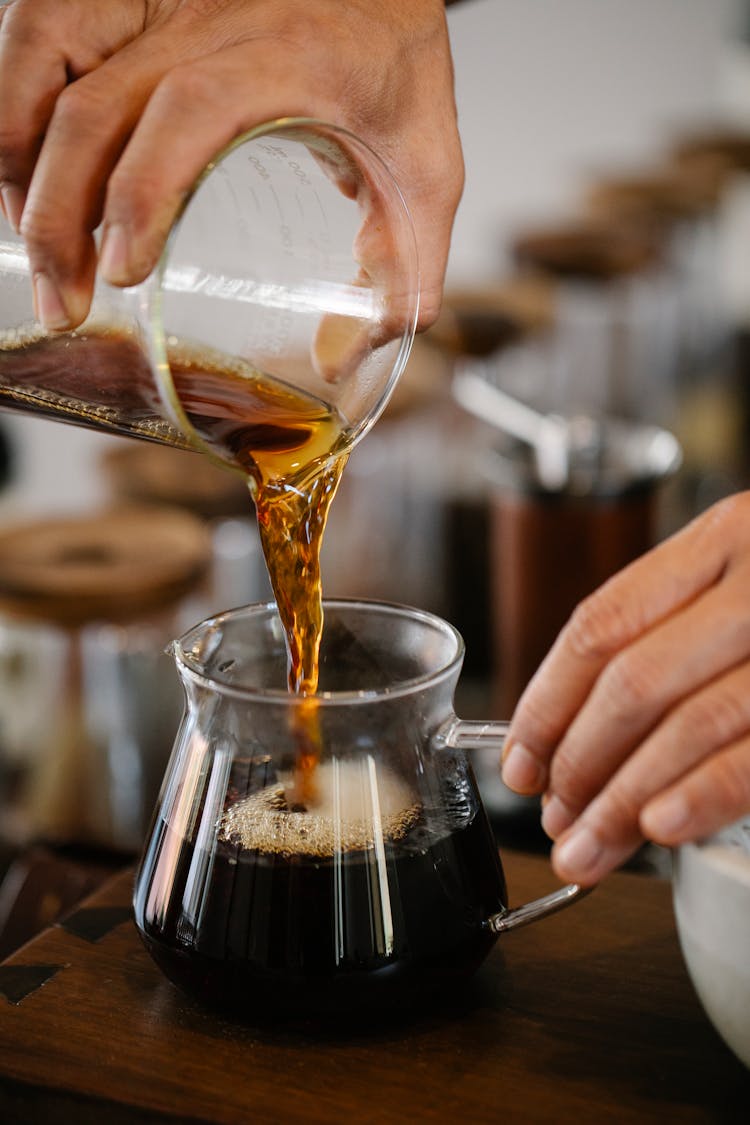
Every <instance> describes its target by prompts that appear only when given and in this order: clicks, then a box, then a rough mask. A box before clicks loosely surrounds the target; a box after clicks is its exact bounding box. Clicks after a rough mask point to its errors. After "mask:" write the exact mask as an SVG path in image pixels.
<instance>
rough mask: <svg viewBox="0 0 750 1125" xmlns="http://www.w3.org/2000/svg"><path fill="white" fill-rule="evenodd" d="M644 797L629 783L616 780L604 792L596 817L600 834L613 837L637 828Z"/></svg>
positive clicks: (609, 837)
mask: <svg viewBox="0 0 750 1125" xmlns="http://www.w3.org/2000/svg"><path fill="white" fill-rule="evenodd" d="M642 805H643V797H642V795H641V794H639V793H637V792H636V791H635V790H633V789H631V788H630V787H629V786H628V785H626V784H623V783H622V782H620V783H618V782H614V783H613V784H612V785H610V786H609V787H608V789H607V791H606V793H605V794H604V796H603V798H602V801H601V803H600V807H599V809H598V813H597V817H596V825H597V831H598V833H599V835H600V836H603V837H605V838H607V839H610V840H611V839H613V838H615V837H619V836H622V835H626V834H628V835H629V834H630V833H631V832H632V831H633V830H634V829H635V828H637V825H638V820H639V817H640V813H641V807H642Z"/></svg>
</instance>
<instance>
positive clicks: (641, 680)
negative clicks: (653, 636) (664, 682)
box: [601, 649, 659, 719]
mask: <svg viewBox="0 0 750 1125" xmlns="http://www.w3.org/2000/svg"><path fill="white" fill-rule="evenodd" d="M658 684H659V669H658V668H654V666H653V664H652V662H651V661H650V660H648V659H647V658H646V657H645V656H644V654H643V653H642V652H639V651H637V650H632V649H631V650H627V651H625V652H622V653H620V654H619V655H618V656H616V657H615V658H614V660H612V661H611V662H610V664H609V665H608V667H607V668H606V670H605V671H604V672H603V674H602V677H601V692H602V695H603V697H604V700H605V701H606V702H605V706H606V707H607V708H608V711H609V713H610V714H612V715H613V717H614V718H615V719H616V718H617V717H620V718H625V717H626V716H632V715H633V714H634V713H637V712H638V711H639V710H641V709H642V708H643V707H645V706H646V705H647V704H649V703H650V702H651V701H653V699H654V693H655V689H657V688H658Z"/></svg>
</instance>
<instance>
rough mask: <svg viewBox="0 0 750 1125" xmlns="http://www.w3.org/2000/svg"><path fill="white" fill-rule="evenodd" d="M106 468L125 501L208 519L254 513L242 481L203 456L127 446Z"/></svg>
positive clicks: (114, 451)
mask: <svg viewBox="0 0 750 1125" xmlns="http://www.w3.org/2000/svg"><path fill="white" fill-rule="evenodd" d="M102 467H103V469H104V472H105V473H106V474H107V476H108V478H109V481H110V485H111V488H112V490H113V492H114V494H115V495H116V496H117V497H118V498H120V499H122V500H128V501H131V502H134V503H137V504H144V505H147V504H168V505H174V506H175V507H178V508H185V509H187V510H188V511H190V512H194V513H195V514H196V515H198V516H202V517H203V518H204V519H213V518H219V517H221V516H235V515H236V516H239V515H242V516H246V515H249V514H250V513H251V511H252V500H251V499H250V494H249V492H248V488H247V485H246V484H245V482H244V480H243V479H242V477H240V476H239V475H238V474H237V473H232V472H229V471H228V470H226V469H222V468H220V467H219V466H218V465H214V464H212V463H211V462H210V461H209V460H208V458H206V457H202V456H201V455H200V454H199V453H190V452H186V451H183V450H181V449H170V448H169V447H168V446H165V445H155V444H150V443H147V442H133V441H123V443H122V445H118V444H114V445H113V447H112V448H110V449H107V451H106V452H105V454H104V456H103V458H102Z"/></svg>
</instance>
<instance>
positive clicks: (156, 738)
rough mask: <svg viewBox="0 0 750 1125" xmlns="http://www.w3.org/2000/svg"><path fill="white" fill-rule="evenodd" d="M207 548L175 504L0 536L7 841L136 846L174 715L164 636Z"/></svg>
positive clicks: (176, 623)
mask: <svg viewBox="0 0 750 1125" xmlns="http://www.w3.org/2000/svg"><path fill="white" fill-rule="evenodd" d="M210 557H211V549H210V540H209V537H208V535H207V533H206V530H205V527H204V526H203V524H202V523H201V521H199V520H198V519H197V518H196V517H194V516H191V515H189V514H187V513H185V512H179V511H174V510H172V511H168V510H159V511H143V510H141V511H137V510H131V511H123V512H113V513H102V514H99V515H94V516H91V517H77V518H66V519H59V520H54V519H51V520H40V521H36V522H32V523H27V524H22V525H18V526H14V527H9V528H6V529H4V530H3V532H2V533H1V534H0V666H1V667H2V669H3V674H2V676H0V769H2V770H3V771H4V773H5V775H6V780H7V785H6V807H5V809H4V831H5V833H6V835H8V836H10V837H12V838H13V841H14V842H15V843H19V844H24V843H27V842H29V841H31V840H44V841H47V842H50V843H54V844H82V845H87V846H94V847H97V848H106V849H112V850H118V851H124V852H133V851H136V850H137V849H138V848H139V847H140V845H141V843H142V840H143V836H144V834H145V831H146V829H147V827H148V823H149V821H150V818H151V815H152V811H153V807H154V804H155V801H156V797H157V795H158V789H159V785H160V782H161V777H162V775H163V772H164V768H165V764H166V761H167V757H168V754H169V751H170V747H171V743H172V739H173V737H174V731H175V729H176V726H177V725H178V723H179V718H180V715H181V713H182V699H181V694H180V689H179V684H178V683H177V682H176V680H175V677H174V675H173V670H172V667H171V661H170V660H169V657H168V656H166V655H165V653H164V646H165V645H166V644H167V643H168V641H169V640H170V639H171V638H172V637H173V636H175V635H177V633H179V631H180V630H181V629H183V628H184V627H185V625H186V624H187V623H188V621H187V620H186V618H185V616H184V615H183V607H184V605H185V603H186V600H187V599H189V598H190V597H191V596H192V595H193V594H194V593H195V591H196V590H197V589H198V588H199V587H200V585H201V583H202V582H203V581H204V579H205V576H206V574H207V572H208V568H209V564H210ZM191 619H192V618H191Z"/></svg>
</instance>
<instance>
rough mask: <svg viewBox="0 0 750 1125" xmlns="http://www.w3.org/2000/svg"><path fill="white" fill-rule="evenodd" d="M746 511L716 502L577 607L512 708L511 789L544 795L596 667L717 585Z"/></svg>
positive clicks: (736, 500) (506, 765)
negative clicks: (555, 759)
mask: <svg viewBox="0 0 750 1125" xmlns="http://www.w3.org/2000/svg"><path fill="white" fill-rule="evenodd" d="M748 512H750V494H748V493H743V494H740V495H738V496H736V497H732V498H731V499H730V500H725V501H722V502H721V503H720V504H717V505H716V506H715V508H713V509H711V510H710V512H709V513H707V514H705V515H704V516H702V517H700V518H699V519H697V520H695V521H693V522H692V523H691V524H689V525H688V526H687V527H686V528H685V529H683V530H682V531H681V532H679V533H678V534H676V535H674V536H673V537H672V538H671V539H668V540H667V541H666V542H664V543H662V544H660V545H659V546H658V547H656V548H654V549H653V550H652V551H650V552H649V553H648V554H646V555H644V556H643V557H642V558H640V559H638V560H637V561H636V562H634V563H632V564H631V565H630V566H629V567H626V568H625V569H624V570H622V571H621V572H620V573H619V574H617V575H615V577H614V578H612V579H610V580H609V581H608V582H607V583H605V584H604V585H603V586H602V587H601V588H600V589H599V590H597V591H596V592H595V593H594V594H593V595H591V596H590V597H589V598H587V599H586V600H585V601H584V602H582V603H581V605H580V606H579V607H578V608H577V609H576V611H575V612H574V614H573V616H572V617H571V619H570V621H569V622H568V624H567V625H566V626H565V628H564V629H563V630H562V632H561V633H560V635H559V637H558V638H557V640H556V642H555V644H554V645H553V647H552V649H551V651H550V653H549V654H548V656H547V657H546V658H545V660H544V662H543V663H542V665H541V667H540V668H539V670H538V672H537V673H536V675H535V676H534V678H533V679H532V681H531V683H530V684H529V686H528V688H527V689H526V691H525V692H524V694H523V696H522V698H521V701H520V703H519V704H518V707H517V708H516V712H515V714H514V716H513V719H512V722H511V728H510V734H509V739H508V742H507V744H506V751H505V756H504V762H503V780H504V782H505V783H506V784H507V785H508V786H509V787H510V788H511V789H514V790H516V791H518V792H521V793H539V792H543V791H544V789H545V788H546V787H547V782H548V768H549V761H550V758H551V757H552V754H553V752H554V751H555V749H556V747H557V745H558V744H559V742H560V740H561V739H562V737H563V736H564V734H565V732H566V730H567V729H568V727H569V725H570V723H571V722H572V720H573V719H574V717H575V716H576V714H577V713H578V712H579V710H580V709H581V708H582V707H583V705H584V703H585V701H586V699H587V698H588V696H589V693H590V692H591V690H592V687H593V685H594V684H595V683H596V681H597V679H598V677H599V675H600V674H601V672H602V670H603V669H604V668H605V667H606V665H607V664H608V663H609V662H610V661H611V660H612V658H613V657H614V656H616V655H617V654H618V653H619V652H621V651H622V650H623V649H625V648H626V647H627V646H628V645H630V644H632V643H633V642H634V641H635V640H636V639H637V638H639V637H640V636H642V635H643V634H645V633H647V632H648V631H649V630H650V629H652V628H653V627H654V626H656V625H657V624H659V623H660V622H662V621H664V620H666V619H667V618H668V617H669V616H670V615H672V614H675V613H677V612H678V611H680V610H681V609H682V608H683V607H684V606H686V605H687V604H688V603H689V602H691V601H692V600H693V599H694V598H696V597H697V596H698V595H699V594H700V593H701V592H702V591H704V590H705V589H707V588H708V587H710V586H711V585H712V584H713V583H714V582H716V580H717V579H718V577H719V576H720V575H721V573H722V571H723V568H724V566H725V565H726V562H727V558H728V555H729V553H730V552H731V550H732V549H734V548H733V546H732V544H733V543H734V541H735V540H736V539H738V537H740V538H741V537H742V536H745V537H747V533H746V532H745V530H744V527H743V524H744V523H745V522H747V515H748Z"/></svg>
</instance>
